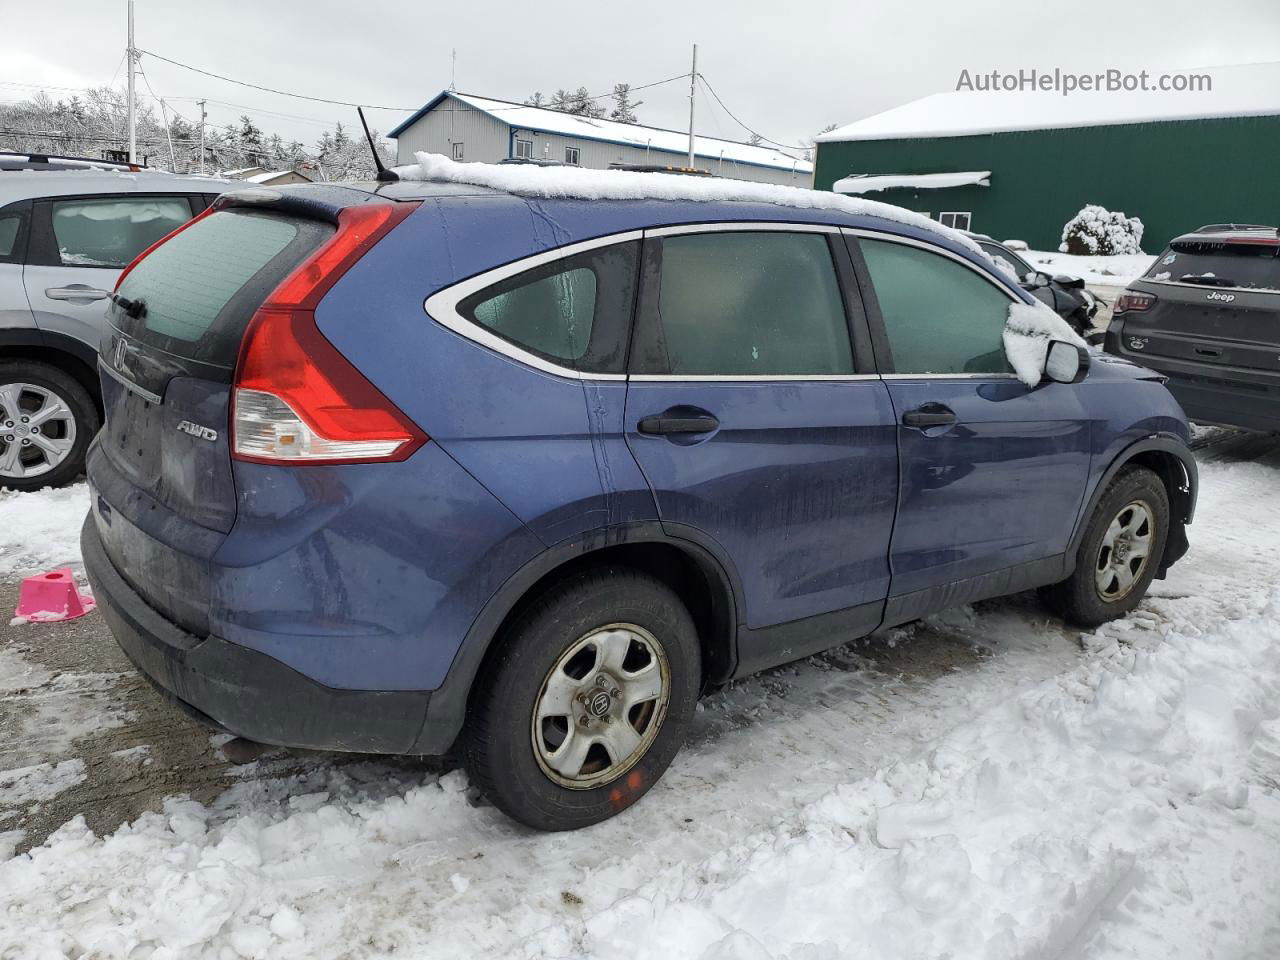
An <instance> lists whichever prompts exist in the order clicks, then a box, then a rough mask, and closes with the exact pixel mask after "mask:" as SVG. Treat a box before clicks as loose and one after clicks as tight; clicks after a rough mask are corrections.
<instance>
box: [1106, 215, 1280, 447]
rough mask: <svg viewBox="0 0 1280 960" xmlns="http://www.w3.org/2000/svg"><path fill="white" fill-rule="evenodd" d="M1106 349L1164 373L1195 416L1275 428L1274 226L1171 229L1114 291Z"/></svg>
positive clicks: (1278, 389) (1279, 407)
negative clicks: (1140, 272) (1137, 272)
mask: <svg viewBox="0 0 1280 960" xmlns="http://www.w3.org/2000/svg"><path fill="white" fill-rule="evenodd" d="M1105 349H1106V351H1107V352H1108V353H1114V354H1116V355H1117V356H1121V357H1128V358H1129V359H1131V360H1136V361H1137V362H1139V363H1141V364H1142V365H1143V366H1146V367H1150V368H1151V369H1153V370H1156V371H1158V372H1159V373H1163V374H1164V375H1165V376H1167V377H1168V378H1169V384H1168V386H1169V389H1170V390H1171V391H1172V392H1173V395H1174V396H1175V397H1177V399H1178V402H1179V403H1181V404H1182V408H1183V409H1184V410H1185V411H1186V412H1187V416H1188V417H1190V418H1191V419H1192V420H1196V421H1198V422H1200V423H1214V424H1222V425H1225V426H1232V427H1244V428H1246V429H1250V430H1276V431H1280V231H1278V230H1277V228H1276V227H1264V226H1257V225H1252V224H1247V225H1246V224H1235V223H1215V224H1210V225H1208V226H1204V227H1201V228H1200V229H1199V230H1196V231H1195V232H1194V233H1188V234H1184V235H1183V236H1180V237H1178V238H1177V239H1176V240H1174V241H1173V242H1172V243H1170V244H1169V248H1168V249H1167V250H1165V251H1164V253H1162V254H1161V255H1160V256H1159V257H1158V258H1157V259H1156V262H1155V264H1154V265H1152V267H1151V269H1150V270H1148V271H1147V273H1146V274H1145V275H1144V276H1142V277H1140V278H1139V279H1137V280H1135V281H1134V282H1133V283H1131V284H1130V285H1129V287H1128V289H1127V290H1125V292H1124V293H1123V294H1121V295H1120V297H1119V298H1118V299H1117V300H1116V305H1115V312H1114V314H1113V316H1112V320H1111V327H1110V328H1109V329H1108V330H1107V338H1106V347H1105Z"/></svg>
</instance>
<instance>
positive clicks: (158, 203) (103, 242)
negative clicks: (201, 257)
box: [50, 196, 191, 267]
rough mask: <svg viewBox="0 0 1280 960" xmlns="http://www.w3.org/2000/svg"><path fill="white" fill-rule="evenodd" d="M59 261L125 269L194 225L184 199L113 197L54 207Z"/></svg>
mask: <svg viewBox="0 0 1280 960" xmlns="http://www.w3.org/2000/svg"><path fill="white" fill-rule="evenodd" d="M50 213H51V217H52V225H53V239H54V243H55V245H56V247H57V255H58V260H59V262H60V263H61V264H62V265H63V266H72V267H124V266H127V265H128V264H129V262H130V261H131V260H133V258H134V257H136V256H137V255H138V254H140V253H141V252H142V251H143V250H145V249H147V247H149V246H151V244H153V243H155V242H156V241H157V240H159V239H160V238H161V237H163V236H164V235H165V234H167V233H171V232H172V231H174V230H176V229H177V228H178V227H180V226H182V225H183V224H184V223H186V222H187V221H188V220H190V219H191V204H190V202H189V201H188V200H187V198H186V197H184V196H173V197H108V198H93V199H76V200H54V201H52V202H51V203H50Z"/></svg>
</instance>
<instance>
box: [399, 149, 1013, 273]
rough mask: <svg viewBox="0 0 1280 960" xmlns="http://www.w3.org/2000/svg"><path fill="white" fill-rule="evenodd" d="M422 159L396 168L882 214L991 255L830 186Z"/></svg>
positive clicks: (508, 187)
mask: <svg viewBox="0 0 1280 960" xmlns="http://www.w3.org/2000/svg"><path fill="white" fill-rule="evenodd" d="M414 158H415V159H416V160H417V161H418V162H417V163H414V164H408V165H406V166H403V167H396V168H395V171H396V173H398V174H399V175H400V178H401V179H402V180H436V181H445V182H447V183H468V184H474V185H477V186H482V187H489V188H491V189H494V190H502V191H504V192H506V193H512V194H516V195H517V196H523V197H547V198H573V199H581V200H604V199H609V200H693V201H726V200H737V201H746V202H754V203H772V204H777V205H779V206H784V207H796V208H798V209H802V210H834V211H837V212H839V213H844V214H850V215H853V216H866V217H880V218H881V219H884V220H892V221H894V222H896V223H902V224H906V225H908V226H912V227H916V228H918V229H921V230H929V231H932V232H933V233H935V234H938V235H940V236H943V237H946V238H947V239H948V240H952V241H954V242H956V243H959V244H961V245H962V246H964V247H966V248H967V249H969V250H972V251H973V252H974V253H976V254H977V255H978V256H979V257H981V258H983V259H985V260H988V261H990V258H989V257H988V256H987V255H986V254H985V253H984V252H983V251H982V249H981V248H980V247H979V246H978V245H977V244H976V243H974V242H973V241H972V240H970V239H969V238H968V237H966V236H964V235H963V234H961V233H959V232H957V231H955V230H952V229H951V228H950V227H944V226H943V225H942V224H940V223H939V222H938V221H936V220H930V219H929V218H928V217H926V216H922V215H921V214H918V213H913V212H912V211H910V210H904V209H903V208H902V207H895V206H893V205H892V204H888V203H879V202H878V201H875V200H864V199H863V198H862V197H845V196H841V195H840V194H838V193H831V192H829V191H827V190H809V189H807V188H805V187H788V186H784V185H782V184H777V183H758V182H754V181H750V180H733V179H729V178H727V177H693V176H682V175H679V174H670V173H637V172H634V171H630V170H588V169H584V168H582V167H570V166H564V167H541V166H536V165H534V164H503V163H458V162H456V161H454V160H450V159H449V158H448V157H446V156H444V155H442V154H439V153H426V152H422V151H420V152H418V153H415V154H414Z"/></svg>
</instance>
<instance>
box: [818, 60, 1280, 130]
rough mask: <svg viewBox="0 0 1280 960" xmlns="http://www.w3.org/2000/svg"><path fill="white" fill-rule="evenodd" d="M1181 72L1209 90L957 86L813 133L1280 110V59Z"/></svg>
mask: <svg viewBox="0 0 1280 960" xmlns="http://www.w3.org/2000/svg"><path fill="white" fill-rule="evenodd" d="M1183 73H1195V74H1207V75H1208V76H1209V77H1210V78H1211V80H1212V83H1211V86H1212V89H1211V90H1204V91H1195V92H1174V91H1154V90H1135V91H1116V92H1108V91H1097V92H1087V93H1085V92H1080V91H1075V92H1072V93H1071V94H1070V95H1066V96H1064V95H1063V94H1062V93H1061V92H1060V91H1054V90H1035V91H1031V90H1018V91H998V92H981V91H968V90H956V91H950V92H947V93H935V94H933V95H932V96H928V97H924V98H922V99H920V100H913V101H911V102H910V103H905V104H903V105H902V106H899V107H894V108H893V109H892V110H886V111H885V112H883V113H877V114H875V115H873V116H870V117H866V118H865V119H862V120H858V121H856V122H854V123H850V124H847V125H845V126H843V127H837V128H836V129H835V130H832V131H831V132H829V133H824V134H821V135H819V136H818V137H817V138H815V139H816V140H817V141H818V142H819V143H833V142H838V141H847V140H905V139H912V138H924V137H964V136H972V135H975V134H984V133H1003V132H1008V131H1014V130H1045V129H1065V128H1070V127H1093V126H1109V125H1113V124H1121V123H1158V122H1162V121H1170V120H1199V119H1206V118H1214V117H1255V116H1272V115H1278V114H1280V63H1256V64H1244V65H1239V66H1230V67H1205V68H1197V69H1195V70H1188V71H1183ZM1159 76H1160V75H1159V74H1156V73H1153V74H1152V75H1151V76H1150V77H1149V80H1148V82H1149V83H1157V82H1158V80H1159Z"/></svg>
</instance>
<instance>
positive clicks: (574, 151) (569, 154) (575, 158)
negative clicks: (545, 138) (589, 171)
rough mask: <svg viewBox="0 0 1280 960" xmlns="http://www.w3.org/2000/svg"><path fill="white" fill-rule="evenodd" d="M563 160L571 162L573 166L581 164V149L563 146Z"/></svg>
mask: <svg viewBox="0 0 1280 960" xmlns="http://www.w3.org/2000/svg"><path fill="white" fill-rule="evenodd" d="M564 162H565V163H572V164H573V165H574V166H581V165H582V151H581V150H579V149H578V148H577V147H565V148H564Z"/></svg>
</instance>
